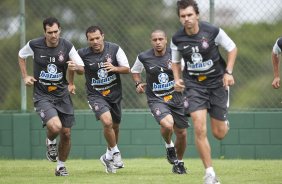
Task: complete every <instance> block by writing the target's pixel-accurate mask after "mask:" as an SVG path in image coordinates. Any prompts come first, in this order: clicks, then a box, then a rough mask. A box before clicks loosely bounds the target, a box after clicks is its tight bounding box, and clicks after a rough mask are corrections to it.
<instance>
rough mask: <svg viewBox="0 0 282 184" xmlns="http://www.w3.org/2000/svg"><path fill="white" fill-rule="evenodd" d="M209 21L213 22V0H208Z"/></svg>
mask: <svg viewBox="0 0 282 184" xmlns="http://www.w3.org/2000/svg"><path fill="white" fill-rule="evenodd" d="M210 23H211V24H213V23H214V0H210Z"/></svg>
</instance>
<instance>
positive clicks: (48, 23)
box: [43, 17, 61, 31]
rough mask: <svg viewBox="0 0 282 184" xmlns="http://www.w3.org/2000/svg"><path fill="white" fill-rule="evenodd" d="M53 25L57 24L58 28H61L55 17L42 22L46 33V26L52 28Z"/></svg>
mask: <svg viewBox="0 0 282 184" xmlns="http://www.w3.org/2000/svg"><path fill="white" fill-rule="evenodd" d="M54 24H57V25H58V27H59V28H60V27H61V25H60V22H59V21H58V19H56V18H55V17H48V18H46V19H45V20H43V29H44V31H46V25H48V26H53V25H54Z"/></svg>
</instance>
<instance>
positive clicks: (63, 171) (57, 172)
mask: <svg viewBox="0 0 282 184" xmlns="http://www.w3.org/2000/svg"><path fill="white" fill-rule="evenodd" d="M55 175H56V176H68V175H69V173H68V171H67V169H66V168H65V167H60V168H59V170H57V169H55Z"/></svg>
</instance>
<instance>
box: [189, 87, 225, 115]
mask: <svg viewBox="0 0 282 184" xmlns="http://www.w3.org/2000/svg"><path fill="white" fill-rule="evenodd" d="M185 98H186V99H188V103H186V112H187V113H191V112H195V111H197V110H201V109H207V111H208V113H209V114H210V116H211V117H213V118H215V119H218V120H221V121H225V120H226V119H227V113H228V106H229V104H228V103H229V90H226V89H225V87H223V86H222V87H218V88H189V89H186V90H185ZM184 101H185V100H184ZM184 104H185V102H184Z"/></svg>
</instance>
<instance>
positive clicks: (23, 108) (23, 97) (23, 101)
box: [19, 0, 27, 111]
mask: <svg viewBox="0 0 282 184" xmlns="http://www.w3.org/2000/svg"><path fill="white" fill-rule="evenodd" d="M19 1H20V47H21V48H22V47H23V46H24V45H25V42H26V38H25V0H19ZM20 80H21V111H26V109H27V103H26V86H25V84H24V81H23V80H22V79H20Z"/></svg>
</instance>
